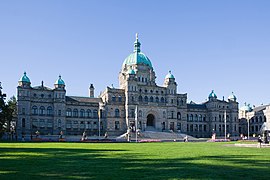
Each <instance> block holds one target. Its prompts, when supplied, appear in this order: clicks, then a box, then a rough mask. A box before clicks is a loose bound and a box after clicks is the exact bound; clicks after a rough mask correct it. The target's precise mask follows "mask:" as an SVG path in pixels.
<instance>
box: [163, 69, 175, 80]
mask: <svg viewBox="0 0 270 180" xmlns="http://www.w3.org/2000/svg"><path fill="white" fill-rule="evenodd" d="M165 79H174V75H172V71H169V72H168V74H167V75H166V77H165Z"/></svg>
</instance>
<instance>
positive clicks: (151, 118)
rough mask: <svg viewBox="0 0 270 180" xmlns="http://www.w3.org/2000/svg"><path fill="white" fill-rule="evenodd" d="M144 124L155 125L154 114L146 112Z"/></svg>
mask: <svg viewBox="0 0 270 180" xmlns="http://www.w3.org/2000/svg"><path fill="white" fill-rule="evenodd" d="M146 126H147V127H149V126H150V127H155V116H154V115H153V114H148V116H147V122H146Z"/></svg>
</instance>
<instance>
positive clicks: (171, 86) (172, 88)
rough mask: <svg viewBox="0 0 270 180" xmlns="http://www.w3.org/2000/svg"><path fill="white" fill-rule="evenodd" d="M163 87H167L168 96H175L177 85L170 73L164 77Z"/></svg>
mask: <svg viewBox="0 0 270 180" xmlns="http://www.w3.org/2000/svg"><path fill="white" fill-rule="evenodd" d="M164 87H167V89H168V93H169V94H176V87H177V83H176V82H175V78H174V75H173V74H172V72H171V71H169V72H168V74H167V75H166V76H165V80H164Z"/></svg>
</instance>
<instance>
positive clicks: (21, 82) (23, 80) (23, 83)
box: [19, 72, 31, 88]
mask: <svg viewBox="0 0 270 180" xmlns="http://www.w3.org/2000/svg"><path fill="white" fill-rule="evenodd" d="M19 86H20V87H24V88H30V87H31V81H30V79H29V78H28V77H27V75H26V72H24V73H23V76H22V77H21V79H20V80H19Z"/></svg>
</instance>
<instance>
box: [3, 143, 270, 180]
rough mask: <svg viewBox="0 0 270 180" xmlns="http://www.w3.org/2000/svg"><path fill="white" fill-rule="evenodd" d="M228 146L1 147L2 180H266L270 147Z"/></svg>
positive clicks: (48, 144)
mask: <svg viewBox="0 0 270 180" xmlns="http://www.w3.org/2000/svg"><path fill="white" fill-rule="evenodd" d="M225 144H226V143H173V142H172V143H138V144H135V143H115V144H113V143H103V144H101V143H0V179H1V180H2V179H101V180H103V179H160V180H163V179H231V180H233V179H268V178H269V177H270V148H261V149H258V148H240V147H228V146H224V145H225Z"/></svg>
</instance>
